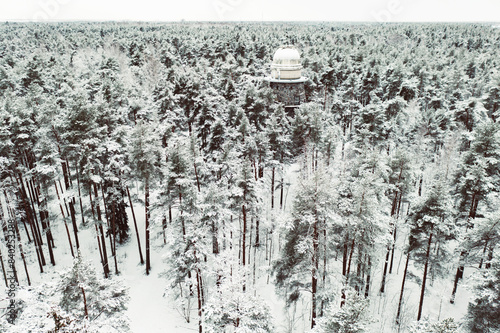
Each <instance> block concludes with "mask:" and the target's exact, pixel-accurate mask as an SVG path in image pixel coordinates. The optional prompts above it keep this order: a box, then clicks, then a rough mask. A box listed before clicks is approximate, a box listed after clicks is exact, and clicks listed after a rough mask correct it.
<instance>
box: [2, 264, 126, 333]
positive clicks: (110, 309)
mask: <svg viewBox="0 0 500 333" xmlns="http://www.w3.org/2000/svg"><path fill="white" fill-rule="evenodd" d="M16 301H17V305H18V308H19V312H18V317H17V320H16V322H15V325H10V324H8V323H7V322H4V321H0V332H12V333H30V332H33V333H49V332H50V333H52V332H61V333H81V332H82V333H99V332H106V333H115V332H116V333H124V332H129V327H128V319H127V318H126V317H125V315H124V310H125V309H126V303H127V301H128V295H127V289H126V288H125V287H124V286H123V285H122V284H121V283H120V282H119V281H117V280H111V279H103V278H100V277H97V275H96V272H95V270H94V268H93V267H92V266H91V264H90V263H88V262H85V261H83V260H82V259H81V257H80V256H78V257H77V258H76V259H75V260H74V262H73V266H72V267H71V268H70V269H68V270H67V271H65V272H63V273H62V274H61V275H60V276H59V277H58V278H57V279H56V281H55V282H54V283H44V284H41V285H40V286H38V287H37V288H20V289H18V292H17V299H16Z"/></svg>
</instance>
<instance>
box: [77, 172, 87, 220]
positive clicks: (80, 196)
mask: <svg viewBox="0 0 500 333" xmlns="http://www.w3.org/2000/svg"><path fill="white" fill-rule="evenodd" d="M75 164H76V165H75V169H76V186H77V187H78V199H79V201H80V214H81V215H82V225H85V216H84V214H83V203H82V192H81V189H80V172H79V171H78V164H77V163H75Z"/></svg>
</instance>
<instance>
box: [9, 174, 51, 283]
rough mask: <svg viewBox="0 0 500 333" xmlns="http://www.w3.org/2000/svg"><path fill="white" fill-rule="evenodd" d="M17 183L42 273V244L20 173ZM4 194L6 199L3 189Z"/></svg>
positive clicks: (43, 263) (43, 260)
mask: <svg viewBox="0 0 500 333" xmlns="http://www.w3.org/2000/svg"><path fill="white" fill-rule="evenodd" d="M18 183H19V193H20V196H21V201H22V202H23V206H24V211H25V212H26V218H27V219H28V224H29V225H30V229H31V234H32V235H33V242H34V243H35V244H34V245H35V252H36V257H37V259H38V265H39V267H40V273H43V266H44V265H45V259H43V251H42V246H41V244H40V241H39V235H38V234H37V232H36V227H35V222H34V220H33V215H32V211H31V208H30V207H29V205H28V198H27V194H26V189H25V187H24V182H23V180H22V177H21V175H19V181H18ZM4 195H5V200H7V201H8V196H7V192H6V191H4Z"/></svg>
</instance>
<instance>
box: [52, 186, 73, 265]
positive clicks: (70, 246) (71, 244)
mask: <svg viewBox="0 0 500 333" xmlns="http://www.w3.org/2000/svg"><path fill="white" fill-rule="evenodd" d="M54 186H55V188H56V193H57V200H58V201H59V208H60V209H61V216H62V218H63V222H64V227H65V228H66V235H67V236H68V242H69V248H70V249H71V255H72V256H73V258H74V257H75V252H74V251H73V243H72V242H71V235H70V233H69V228H68V224H67V223H66V216H65V214H64V209H63V207H62V204H61V197H60V196H59V190H58V189H57V182H56V181H54Z"/></svg>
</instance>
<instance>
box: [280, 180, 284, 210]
mask: <svg viewBox="0 0 500 333" xmlns="http://www.w3.org/2000/svg"><path fill="white" fill-rule="evenodd" d="M284 188H285V180H284V178H283V177H281V188H280V209H281V210H282V209H283V192H284Z"/></svg>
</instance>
